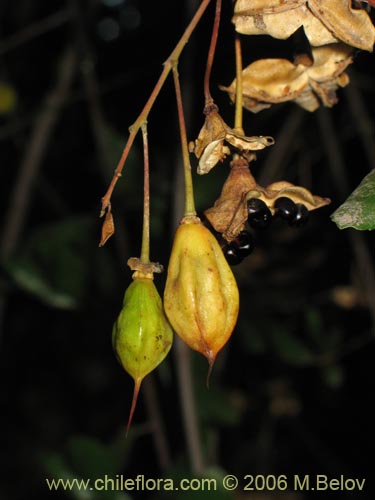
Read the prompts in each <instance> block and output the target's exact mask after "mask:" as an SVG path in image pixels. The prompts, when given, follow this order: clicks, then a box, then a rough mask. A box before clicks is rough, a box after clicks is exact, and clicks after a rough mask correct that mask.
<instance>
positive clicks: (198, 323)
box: [164, 216, 239, 375]
mask: <svg viewBox="0 0 375 500" xmlns="http://www.w3.org/2000/svg"><path fill="white" fill-rule="evenodd" d="M164 309H165V312H166V315H167V316H168V319H169V321H170V322H171V324H172V326H173V329H174V330H175V331H176V333H177V334H178V335H179V336H180V337H181V339H182V340H183V341H184V342H185V343H186V344H187V345H188V346H189V347H191V348H192V349H194V350H195V351H198V352H200V353H201V354H203V355H204V356H205V357H206V358H207V360H208V362H209V366H210V368H209V373H208V375H209V374H210V371H211V369H212V366H213V363H214V361H215V358H216V356H217V353H218V352H219V351H220V350H221V349H222V347H223V346H224V345H225V344H226V343H227V341H228V339H229V338H230V336H231V334H232V332H233V329H234V327H235V324H236V321H237V316H238V309H239V293H238V288H237V284H236V280H235V278H234V276H233V273H232V271H231V269H230V267H229V265H228V263H227V261H226V260H225V257H224V255H223V252H222V250H221V248H220V245H219V243H218V241H217V240H216V238H215V236H214V235H213V234H212V233H211V232H210V231H209V230H208V229H207V228H206V227H205V226H204V225H203V224H202V223H201V221H200V219H199V218H198V217H191V216H187V217H185V218H184V219H183V220H182V221H181V223H180V225H179V227H178V228H177V231H176V234H175V238H174V242H173V248H172V252H171V256H170V260H169V265H168V275H167V282H166V286H165V291H164Z"/></svg>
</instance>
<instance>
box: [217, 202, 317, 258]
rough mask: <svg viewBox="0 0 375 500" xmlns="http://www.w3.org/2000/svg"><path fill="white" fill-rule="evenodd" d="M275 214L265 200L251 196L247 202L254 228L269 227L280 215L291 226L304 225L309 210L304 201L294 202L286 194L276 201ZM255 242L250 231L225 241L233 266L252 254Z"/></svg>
mask: <svg viewBox="0 0 375 500" xmlns="http://www.w3.org/2000/svg"><path fill="white" fill-rule="evenodd" d="M274 207H275V214H274V216H272V213H271V210H270V209H269V208H268V207H267V205H266V204H265V203H264V201H262V200H260V199H259V198H251V199H250V200H249V201H248V202H247V211H248V218H247V222H248V224H249V226H250V227H252V228H254V229H264V228H266V227H268V226H269V225H270V224H271V222H272V218H273V217H280V218H281V219H283V220H285V221H286V222H287V223H288V224H289V225H290V226H295V227H299V226H303V225H304V224H306V222H307V220H308V218H309V211H308V209H307V208H306V207H305V205H303V204H302V203H294V201H293V200H291V199H290V198H287V197H285V196H283V197H280V198H278V199H277V200H276V201H275V205H274ZM254 247H255V244H254V239H253V237H252V235H251V234H250V233H249V231H246V230H244V231H241V232H240V233H239V234H238V235H237V236H236V238H235V239H234V240H232V241H231V242H230V243H227V242H225V243H224V244H223V246H222V250H223V253H224V255H225V258H226V259H227V261H228V263H229V264H230V265H231V266H234V265H237V264H240V263H241V262H242V261H243V259H244V258H245V257H247V256H248V255H250V254H251V252H252V251H253V250H254Z"/></svg>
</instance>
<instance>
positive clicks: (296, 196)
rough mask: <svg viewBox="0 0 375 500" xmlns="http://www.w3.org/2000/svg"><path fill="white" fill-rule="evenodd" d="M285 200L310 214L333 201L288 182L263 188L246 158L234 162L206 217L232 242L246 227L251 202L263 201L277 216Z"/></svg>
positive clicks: (206, 212)
mask: <svg viewBox="0 0 375 500" xmlns="http://www.w3.org/2000/svg"><path fill="white" fill-rule="evenodd" d="M282 197H286V198H289V199H291V200H292V201H293V202H294V203H300V204H303V205H304V206H305V207H306V208H307V210H309V211H311V210H316V209H317V208H320V207H323V206H325V205H328V204H329V203H330V202H331V200H330V199H329V198H322V197H321V196H317V195H313V194H312V193H310V191H309V190H308V189H306V188H304V187H302V186H295V185H294V184H292V183H290V182H287V181H278V182H273V183H272V184H269V185H268V186H267V187H265V188H264V187H262V186H260V185H259V184H258V183H257V182H256V180H255V179H254V177H253V175H252V174H251V172H250V169H249V163H248V162H247V161H246V160H245V159H244V158H238V159H236V160H233V161H232V162H231V169H230V172H229V175H228V178H227V180H226V181H225V183H224V185H223V189H222V191H221V194H220V196H219V198H218V199H217V200H216V201H215V203H214V205H213V206H212V207H210V208H208V209H207V210H205V212H204V215H205V216H206V218H207V220H208V221H209V223H210V224H211V226H212V227H213V228H214V230H215V231H217V232H218V233H220V234H221V235H222V236H223V238H224V239H225V240H226V241H228V242H231V241H232V240H233V239H234V238H235V237H236V236H237V235H238V234H239V233H240V232H241V231H243V230H244V229H245V227H246V224H247V220H248V216H249V206H248V202H249V200H253V199H258V200H260V201H262V202H264V203H265V205H266V206H267V207H268V209H269V210H270V212H271V214H272V215H275V212H276V209H277V205H276V207H275V202H276V200H277V199H279V198H282Z"/></svg>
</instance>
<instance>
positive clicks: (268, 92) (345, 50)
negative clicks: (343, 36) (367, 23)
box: [220, 43, 353, 113]
mask: <svg viewBox="0 0 375 500" xmlns="http://www.w3.org/2000/svg"><path fill="white" fill-rule="evenodd" d="M352 52H353V50H352V48H351V47H349V46H347V45H345V44H343V43H336V44H331V45H328V46H325V47H318V48H315V49H313V50H312V54H313V60H314V63H313V64H312V65H311V66H304V65H303V64H297V65H295V64H293V63H292V62H290V61H288V60H287V59H260V60H258V61H255V62H253V63H252V64H250V65H249V66H247V67H246V68H245V69H244V70H243V72H242V77H243V81H242V88H243V106H244V107H245V108H246V109H248V110H249V111H252V112H253V113H257V112H258V111H261V110H262V109H265V108H267V107H270V105H271V104H273V103H280V102H286V101H295V102H296V103H297V104H298V105H300V106H301V107H302V108H304V109H306V110H307V111H315V110H316V109H317V108H318V107H319V105H320V103H322V104H323V105H324V106H326V107H332V106H333V105H334V104H336V102H337V97H336V90H337V89H338V88H339V87H345V86H346V85H347V84H348V83H349V76H348V75H347V73H345V69H346V68H347V67H348V66H349V65H350V64H351V63H352V62H353V58H352ZM220 88H221V90H224V91H226V92H228V94H229V97H230V99H231V100H232V101H234V100H235V89H236V80H234V81H233V82H232V83H231V85H230V86H229V87H223V86H221V87H220Z"/></svg>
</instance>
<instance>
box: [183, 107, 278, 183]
mask: <svg viewBox="0 0 375 500" xmlns="http://www.w3.org/2000/svg"><path fill="white" fill-rule="evenodd" d="M225 143H227V144H230V145H231V146H233V147H234V148H236V149H238V150H239V151H241V152H249V151H258V150H260V149H264V148H265V147H267V146H271V145H272V144H274V140H273V138H272V137H269V136H265V137H263V136H252V137H245V136H244V135H241V134H240V133H239V132H238V131H236V130H234V129H232V128H230V127H229V126H228V125H227V124H226V123H225V122H224V120H223V119H222V117H221V116H220V114H219V112H218V110H217V108H216V107H215V109H213V110H212V111H210V112H208V113H207V115H206V119H205V122H204V125H203V127H202V128H201V130H200V132H199V135H198V138H197V139H196V140H195V143H190V152H194V153H195V156H196V157H197V158H200V160H199V165H198V169H197V172H198V174H200V175H201V174H207V173H208V172H209V171H210V170H211V169H212V168H213V167H214V166H215V165H217V164H218V163H219V161H223V160H224V159H225V158H226V156H227V155H228V154H230V149H229V147H228V146H227V145H226V144H225Z"/></svg>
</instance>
